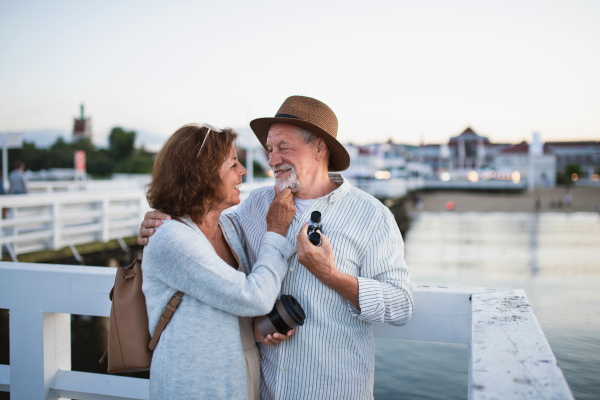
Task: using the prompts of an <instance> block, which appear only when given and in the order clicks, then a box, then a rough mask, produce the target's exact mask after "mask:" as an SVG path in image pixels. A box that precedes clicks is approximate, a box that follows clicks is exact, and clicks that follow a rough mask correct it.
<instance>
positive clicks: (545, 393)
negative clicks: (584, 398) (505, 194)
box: [0, 263, 573, 400]
mask: <svg viewBox="0 0 600 400" xmlns="http://www.w3.org/2000/svg"><path fill="white" fill-rule="evenodd" d="M115 272H116V270H115V269H114V268H100V267H78V266H67V265H44V264H26V263H0V308H4V309H9V310H10V323H9V326H10V360H11V364H10V365H0V390H4V391H10V392H11V399H13V400H37V399H39V400H41V399H55V398H58V397H61V398H76V399H81V400H86V399H90V400H92V399H93V400H108V399H111V400H117V399H123V400H125V399H148V381H147V380H145V379H139V378H128V377H122V376H113V375H101V374H91V373H84V372H75V371H71V361H70V360H71V329H70V318H69V314H80V315H93V316H104V317H106V316H108V315H109V312H110V302H109V299H108V293H109V291H110V289H111V288H112V286H113V283H114V279H115ZM413 293H414V299H415V307H416V312H415V314H414V316H413V318H412V320H411V321H410V322H409V323H408V324H407V325H406V326H403V327H394V326H391V325H379V324H377V325H376V326H375V334H376V335H377V336H380V337H386V338H393V339H410V340H427V341H437V342H451V343H464V344H467V345H468V346H469V383H468V384H469V387H468V396H469V399H477V400H479V399H533V398H535V399H572V398H573V396H572V395H571V392H570V390H569V387H568V385H567V383H566V381H565V379H564V377H563V374H562V372H561V370H560V368H559V367H558V365H557V363H556V359H555V357H554V355H553V354H552V350H551V349H550V346H549V345H548V342H547V341H546V338H545V336H544V333H543V332H542V330H541V328H540V326H539V324H538V322H537V319H536V318H535V315H534V314H533V311H532V309H531V307H530V306H529V304H528V302H527V298H526V297H525V293H524V292H523V291H522V290H501V289H489V288H470V287H430V286H418V287H417V288H415V290H414V292H413Z"/></svg>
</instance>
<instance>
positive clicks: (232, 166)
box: [219, 146, 248, 209]
mask: <svg viewBox="0 0 600 400" xmlns="http://www.w3.org/2000/svg"><path fill="white" fill-rule="evenodd" d="M247 172H248V171H246V168H244V166H243V165H242V163H241V162H239V160H238V159H237V153H236V152H235V148H234V147H233V146H231V149H230V150H229V155H228V156H227V158H226V159H225V162H224V163H223V165H221V170H220V171H219V176H220V177H221V182H223V187H222V191H223V194H224V195H225V199H224V200H223V201H222V202H221V204H219V206H220V207H219V208H221V209H226V208H229V207H233V206H235V205H238V204H240V188H241V186H242V176H244V175H246V173H247Z"/></svg>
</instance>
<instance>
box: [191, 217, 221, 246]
mask: <svg viewBox="0 0 600 400" xmlns="http://www.w3.org/2000/svg"><path fill="white" fill-rule="evenodd" d="M220 217H221V210H218V211H217V210H211V211H208V212H207V213H206V214H204V216H203V217H202V223H201V224H198V223H196V225H197V226H198V228H199V229H200V230H201V231H202V233H204V236H206V238H207V239H208V240H209V241H211V242H214V240H215V239H216V238H217V237H218V236H219V234H220V230H219V218H220Z"/></svg>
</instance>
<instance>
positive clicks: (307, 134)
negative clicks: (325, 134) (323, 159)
mask: <svg viewBox="0 0 600 400" xmlns="http://www.w3.org/2000/svg"><path fill="white" fill-rule="evenodd" d="M296 133H297V134H298V136H299V137H300V139H302V140H304V143H306V146H310V145H311V144H313V143H314V142H315V140H317V139H319V136H318V135H317V134H316V133H313V132H311V131H309V130H308V129H304V128H301V127H299V126H297V127H296ZM325 146H326V147H327V165H328V166H329V157H330V156H331V149H330V148H329V146H328V145H327V143H325Z"/></svg>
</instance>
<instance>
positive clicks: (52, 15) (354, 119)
mask: <svg viewBox="0 0 600 400" xmlns="http://www.w3.org/2000/svg"><path fill="white" fill-rule="evenodd" d="M598 21H600V1H597V0H568V1H553V0H543V1H537V0H518V1H513V0H505V1H469V0H456V1H429V0H419V1H401V0H396V1H369V2H365V1H323V0H321V1H302V2H282V1H277V2H275V1H252V2H248V1H230V0H220V1H190V2H184V1H170V2H164V1H162V2H152V1H143V2H142V1H139V2H138V1H52V2H48V1H40V2H35V1H19V2H15V1H5V0H0V132H17V131H37V132H42V134H45V133H44V132H67V133H69V132H71V129H72V124H73V117H75V116H77V115H78V113H79V105H80V103H81V102H83V103H85V107H86V114H87V115H89V116H91V117H92V122H93V130H94V142H95V143H97V144H103V143H105V142H106V137H107V135H108V133H109V132H110V129H111V128H112V127H114V126H122V127H125V128H128V129H134V130H136V131H138V132H140V136H141V140H142V141H144V140H145V141H146V142H148V143H149V144H151V145H156V143H160V142H161V141H162V140H165V139H166V138H167V137H168V136H169V135H170V134H171V133H173V132H174V131H175V130H176V129H177V128H179V127H180V126H182V125H184V124H186V123H190V122H200V123H201V122H208V123H211V124H213V125H216V126H222V127H224V126H229V127H233V128H247V127H248V123H249V121H250V120H251V119H253V118H258V117H265V116H273V115H275V114H276V112H277V109H278V108H279V106H280V105H281V103H282V102H283V101H284V100H285V98H287V97H288V96H290V95H305V96H310V97H314V98H317V99H319V100H321V101H323V102H325V103H326V104H327V105H329V106H330V107H331V108H332V109H333V110H334V112H335V113H336V115H337V117H338V121H339V131H338V139H339V140H340V141H342V142H352V143H355V144H364V143H372V142H377V141H385V140H388V139H390V138H391V139H392V140H394V142H398V143H410V144H419V143H421V142H423V143H440V142H446V141H447V140H448V138H449V137H450V136H455V135H457V134H459V133H460V132H462V131H463V130H464V129H465V128H466V127H467V126H471V127H472V128H473V129H474V130H475V131H476V132H477V133H479V134H482V135H485V136H488V137H489V138H490V140H492V141H493V142H502V143H506V142H520V141H521V140H530V139H531V135H532V133H533V132H540V133H541V136H542V139H543V140H545V141H550V140H600V23H598ZM148 143H147V144H148Z"/></svg>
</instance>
